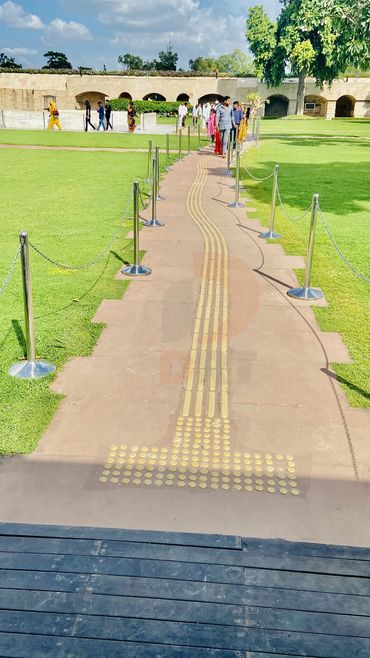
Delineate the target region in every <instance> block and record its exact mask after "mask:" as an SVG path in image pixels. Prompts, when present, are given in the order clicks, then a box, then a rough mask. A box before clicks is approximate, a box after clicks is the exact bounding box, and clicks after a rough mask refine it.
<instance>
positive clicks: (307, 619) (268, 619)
mask: <svg viewBox="0 0 370 658" xmlns="http://www.w3.org/2000/svg"><path fill="white" fill-rule="evenodd" d="M246 624H247V626H250V627H254V628H268V629H275V630H280V631H299V632H302V633H316V634H320V633H322V634H330V635H343V636H350V637H367V638H370V618H369V617H359V616H353V615H344V614H343V615H342V614H327V613H323V612H299V611H297V610H289V611H287V610H272V609H271V608H251V607H247V608H246Z"/></svg>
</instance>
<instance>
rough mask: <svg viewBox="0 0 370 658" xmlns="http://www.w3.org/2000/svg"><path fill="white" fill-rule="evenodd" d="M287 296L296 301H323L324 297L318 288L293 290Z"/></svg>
mask: <svg viewBox="0 0 370 658" xmlns="http://www.w3.org/2000/svg"><path fill="white" fill-rule="evenodd" d="M287 294H288V295H289V297H294V299H309V300H312V299H321V298H322V297H323V296H324V295H323V293H322V292H321V290H319V289H318V288H291V289H290V290H288V292H287Z"/></svg>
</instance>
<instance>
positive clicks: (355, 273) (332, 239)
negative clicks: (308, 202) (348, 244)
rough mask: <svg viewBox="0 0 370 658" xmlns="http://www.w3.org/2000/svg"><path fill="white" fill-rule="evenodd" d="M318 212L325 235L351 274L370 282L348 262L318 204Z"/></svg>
mask: <svg viewBox="0 0 370 658" xmlns="http://www.w3.org/2000/svg"><path fill="white" fill-rule="evenodd" d="M319 214H320V219H321V223H322V225H323V227H324V229H325V231H326V233H327V236H328V238H329V240H330V241H331V243H332V245H333V247H334V249H335V251H336V252H337V254H338V256H339V258H340V259H341V260H342V261H343V262H344V263H345V264H346V265H347V267H348V268H349V269H350V270H351V271H352V272H353V274H354V275H355V276H357V278H359V279H361V280H362V281H364V282H365V283H370V279H368V277H367V276H365V275H364V274H362V273H361V272H360V271H359V270H358V269H357V268H356V267H355V266H354V265H352V263H350V261H349V260H348V258H346V256H345V255H344V253H343V252H342V251H341V249H340V247H339V246H338V244H337V242H336V240H335V238H334V236H333V234H332V233H331V231H330V229H329V227H328V225H327V223H326V221H325V217H324V214H323V212H322V210H321V208H320V206H319Z"/></svg>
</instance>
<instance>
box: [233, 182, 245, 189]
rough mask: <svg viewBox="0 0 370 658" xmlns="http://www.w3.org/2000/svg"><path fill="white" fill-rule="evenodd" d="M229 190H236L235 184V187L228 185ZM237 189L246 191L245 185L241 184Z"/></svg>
mask: <svg viewBox="0 0 370 658" xmlns="http://www.w3.org/2000/svg"><path fill="white" fill-rule="evenodd" d="M229 189H230V190H236V184H235V185H230V188H229ZM239 189H240V190H246V189H247V188H246V187H245V185H243V184H242V183H239Z"/></svg>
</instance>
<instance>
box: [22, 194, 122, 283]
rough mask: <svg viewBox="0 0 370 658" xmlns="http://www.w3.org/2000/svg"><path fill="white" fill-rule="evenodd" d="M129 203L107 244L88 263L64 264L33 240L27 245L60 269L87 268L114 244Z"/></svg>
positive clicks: (96, 261) (102, 256)
mask: <svg viewBox="0 0 370 658" xmlns="http://www.w3.org/2000/svg"><path fill="white" fill-rule="evenodd" d="M130 203H131V202H128V203H127V205H126V208H125V210H124V211H123V213H122V216H121V219H120V227H119V230H118V231H116V232H115V233H114V234H113V235H112V237H111V239H110V240H109V242H108V244H107V245H106V246H105V247H104V249H103V250H102V251H101V252H100V253H99V254H98V255H97V257H96V258H94V259H93V260H92V261H89V262H88V263H84V264H83V265H66V264H65V263H60V262H59V261H57V260H55V259H54V258H51V256H47V255H46V254H44V252H43V251H41V249H39V248H38V247H37V246H36V245H35V244H33V242H30V243H29V245H30V247H31V248H32V249H33V250H34V251H35V252H36V254H38V255H39V256H40V257H41V258H43V259H44V260H46V261H48V263H51V264H52V265H55V266H56V267H59V268H60V269H62V270H73V271H81V270H88V269H89V268H90V267H93V266H94V265H96V264H97V263H99V261H101V260H102V259H103V258H104V256H105V255H106V254H107V253H108V251H109V250H110V248H111V246H112V245H113V244H114V242H115V241H116V240H117V238H118V236H119V233H120V230H121V228H122V225H123V223H124V222H125V221H126V219H127V211H128V209H129V207H130Z"/></svg>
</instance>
